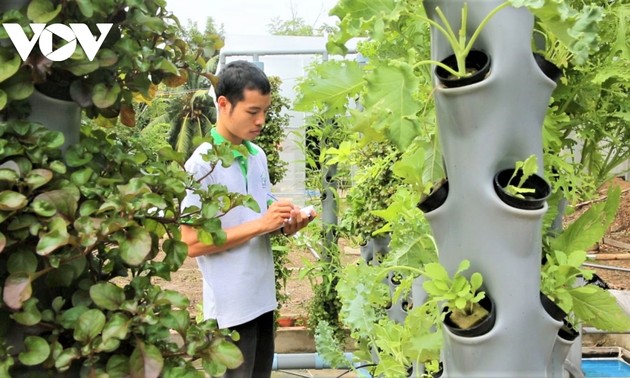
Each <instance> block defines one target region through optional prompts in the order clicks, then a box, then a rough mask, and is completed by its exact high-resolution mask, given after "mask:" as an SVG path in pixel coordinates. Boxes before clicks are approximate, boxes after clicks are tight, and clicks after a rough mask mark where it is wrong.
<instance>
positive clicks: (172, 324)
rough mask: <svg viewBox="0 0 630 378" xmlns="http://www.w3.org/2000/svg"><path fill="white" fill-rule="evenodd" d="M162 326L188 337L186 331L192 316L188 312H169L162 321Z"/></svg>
mask: <svg viewBox="0 0 630 378" xmlns="http://www.w3.org/2000/svg"><path fill="white" fill-rule="evenodd" d="M162 324H163V325H164V326H165V327H168V328H169V329H174V330H175V331H177V332H179V334H180V335H182V336H186V330H187V328H188V325H189V324H190V314H189V313H188V311H186V310H176V311H169V312H168V313H167V314H166V316H165V317H164V318H163V319H162Z"/></svg>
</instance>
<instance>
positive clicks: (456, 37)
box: [416, 1, 510, 78]
mask: <svg viewBox="0 0 630 378" xmlns="http://www.w3.org/2000/svg"><path fill="white" fill-rule="evenodd" d="M508 5H510V3H509V2H508V1H506V2H504V3H501V4H500V5H498V6H497V7H495V8H494V9H493V10H492V11H490V13H488V14H487V15H486V17H484V19H483V20H482V21H481V23H480V24H479V26H478V27H477V29H475V32H474V33H473V35H472V36H471V37H470V39H469V40H468V41H467V40H466V24H467V21H468V3H464V6H463V7H462V22H461V26H460V28H459V30H458V33H457V34H455V31H454V30H453V28H452V27H451V25H450V24H449V22H448V19H447V18H446V16H445V15H444V13H443V12H442V10H441V9H440V7H435V12H436V13H437V15H438V17H439V18H440V21H441V22H442V24H444V26H442V25H440V24H439V23H438V22H436V21H433V20H431V19H430V18H428V17H424V16H419V17H420V18H421V19H422V20H424V21H426V22H428V23H429V24H430V25H431V26H433V27H435V28H436V29H437V30H438V31H439V32H440V33H442V34H443V35H444V37H445V38H446V39H447V41H448V43H449V44H450V46H451V48H452V49H453V55H455V59H456V61H457V70H454V69H453V68H451V67H449V66H448V65H446V64H444V63H442V62H437V61H434V60H423V61H420V62H418V63H416V66H417V65H420V64H434V65H436V66H439V67H442V68H443V69H445V70H446V71H448V72H449V73H450V74H452V75H453V76H455V77H457V78H462V77H466V76H470V75H472V74H473V73H474V72H468V71H467V70H466V57H467V56H468V54H469V53H470V51H471V50H472V48H473V45H474V44H475V41H476V40H477V38H478V37H479V34H480V33H481V31H482V30H483V28H484V27H485V26H486V24H487V23H488V22H489V21H490V19H491V18H492V17H493V16H494V15H495V14H497V13H498V12H499V11H500V10H501V9H503V8H505V7H507V6H508Z"/></svg>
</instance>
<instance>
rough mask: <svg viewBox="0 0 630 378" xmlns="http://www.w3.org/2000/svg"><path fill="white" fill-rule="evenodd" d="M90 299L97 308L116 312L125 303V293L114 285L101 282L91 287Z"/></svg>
mask: <svg viewBox="0 0 630 378" xmlns="http://www.w3.org/2000/svg"><path fill="white" fill-rule="evenodd" d="M90 298H92V300H93V301H94V303H95V304H96V305H97V306H99V307H101V308H104V309H106V310H111V311H114V310H118V309H119V308H120V305H121V304H122V303H123V302H124V301H125V292H124V290H123V289H122V288H120V287H118V286H116V285H114V284H113V283H110V282H101V283H97V284H95V285H93V286H91V287H90Z"/></svg>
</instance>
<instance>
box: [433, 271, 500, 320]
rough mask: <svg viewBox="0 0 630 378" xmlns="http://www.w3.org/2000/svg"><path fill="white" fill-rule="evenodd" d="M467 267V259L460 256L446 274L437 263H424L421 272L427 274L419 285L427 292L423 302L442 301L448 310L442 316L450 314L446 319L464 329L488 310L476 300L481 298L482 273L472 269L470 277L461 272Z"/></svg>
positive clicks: (482, 293)
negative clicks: (452, 271)
mask: <svg viewBox="0 0 630 378" xmlns="http://www.w3.org/2000/svg"><path fill="white" fill-rule="evenodd" d="M469 267H470V261H468V260H463V261H462V262H461V263H460V264H459V266H458V268H457V270H456V271H455V273H453V276H452V277H450V276H449V274H448V272H447V271H446V269H444V267H443V266H442V265H441V264H439V263H429V264H426V265H424V267H423V273H424V276H425V277H427V278H429V280H428V281H425V282H424V283H423V285H422V286H423V287H424V289H425V290H426V292H427V294H429V300H428V301H427V302H426V303H431V302H438V303H444V306H445V308H448V311H449V312H450V315H449V312H445V313H442V316H443V317H445V316H450V319H451V320H452V321H453V322H454V323H455V324H457V325H458V326H460V328H463V329H466V328H470V327H471V326H473V325H474V324H475V323H477V322H479V321H481V320H483V319H484V318H485V317H486V316H488V310H487V309H485V308H483V307H481V306H480V305H479V301H481V300H482V299H483V298H485V293H484V292H483V291H479V289H480V288H481V285H482V284H483V277H482V276H481V274H480V273H479V272H475V273H473V274H472V275H471V276H470V279H468V278H466V277H465V276H463V275H462V274H461V273H462V272H463V271H465V270H467V269H468V268H469Z"/></svg>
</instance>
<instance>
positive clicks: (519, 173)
mask: <svg viewBox="0 0 630 378" xmlns="http://www.w3.org/2000/svg"><path fill="white" fill-rule="evenodd" d="M536 172H538V159H537V158H536V155H531V156H529V157H528V158H527V159H525V161H517V162H516V163H515V164H514V172H513V173H512V176H511V177H510V179H509V181H508V182H507V185H506V186H504V187H503V189H505V191H506V192H508V193H509V194H510V195H512V196H514V197H517V198H525V196H524V195H523V194H528V193H534V192H535V191H536V189H533V188H524V187H523V185H525V182H526V181H527V179H528V178H530V177H531V176H532V175H534V174H536ZM515 179H518V183H516V182H514V180H515Z"/></svg>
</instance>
